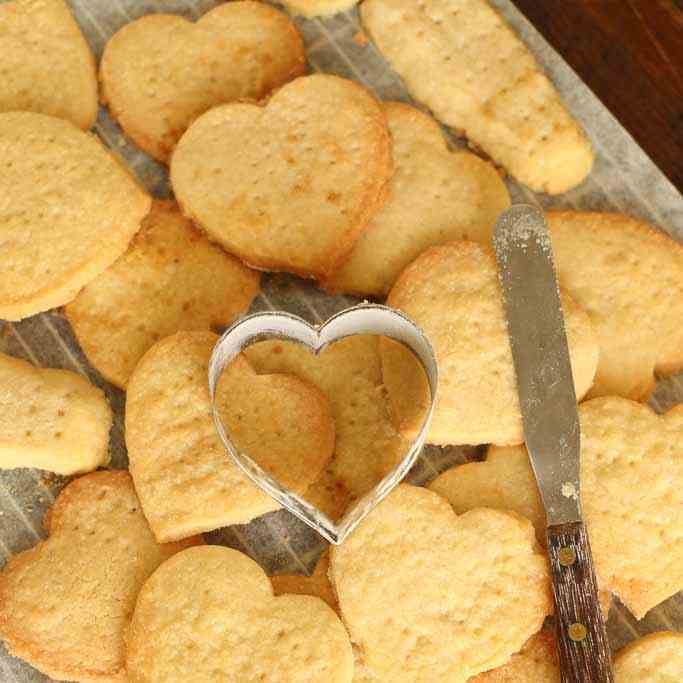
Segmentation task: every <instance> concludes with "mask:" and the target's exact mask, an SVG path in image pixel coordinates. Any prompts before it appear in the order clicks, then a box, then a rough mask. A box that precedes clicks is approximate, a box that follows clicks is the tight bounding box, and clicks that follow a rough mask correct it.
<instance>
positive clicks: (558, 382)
mask: <svg viewBox="0 0 683 683" xmlns="http://www.w3.org/2000/svg"><path fill="white" fill-rule="evenodd" d="M493 242H494V248H495V252H496V259H497V262H498V272H499V277H500V283H501V290H502V295H503V308H504V310H505V314H506V318H507V328H508V335H509V338H510V348H511V350H512V358H513V361H514V366H515V375H516V378H517V392H518V394H519V403H520V408H521V411H522V422H523V426H524V439H525V442H526V447H527V451H528V452H529V458H530V460H531V465H532V467H533V470H534V475H535V477H536V482H537V483H538V488H539V491H540V494H541V499H542V501H543V506H544V507H545V512H546V517H547V522H548V529H547V535H548V555H549V559H550V571H551V578H552V585H553V594H554V598H555V618H556V622H557V642H558V651H559V659H560V668H561V671H562V681H563V682H564V683H589V682H590V683H603V682H611V681H613V680H614V677H613V673H612V667H611V655H610V648H609V641H608V640H607V634H606V631H605V623H604V620H603V617H602V612H601V610H600V604H599V602H598V590H597V582H596V579H595V570H594V568H593V558H592V556H591V550H590V544H589V542H588V535H587V533H586V527H585V526H584V524H583V521H582V518H581V496H580V482H579V460H580V430H579V417H578V411H577V407H576V395H575V393H574V382H573V379H572V373H571V365H570V361H569V349H568V347H567V337H566V334H565V329H564V318H563V315H562V306H561V303H560V294H559V289H558V285H557V277H556V274H555V266H554V261H553V253H552V248H551V244H550V237H549V234H548V229H547V226H546V223H545V218H544V216H543V213H542V212H541V211H539V210H538V209H536V208H534V207H532V206H526V205H516V206H512V207H511V208H510V209H508V210H507V211H506V212H504V213H503V214H502V215H501V216H500V217H499V218H498V221H497V223H496V227H495V233H494V238H493Z"/></svg>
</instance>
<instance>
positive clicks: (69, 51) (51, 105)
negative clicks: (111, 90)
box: [0, 0, 97, 130]
mask: <svg viewBox="0 0 683 683" xmlns="http://www.w3.org/2000/svg"><path fill="white" fill-rule="evenodd" d="M0 35H1V36H2V40H1V41H0V64H2V67H0V74H1V75H2V89H1V90H0V112H6V111H32V112H37V113H39V114H49V115H50V116H57V117H59V118H60V119H67V120H68V121H71V122H72V123H73V124H75V125H76V126H78V127H79V128H82V129H83V130H87V129H88V128H90V127H91V126H92V125H93V123H94V122H95V117H96V116H97V76H96V73H95V60H94V59H93V56H92V53H91V52H90V48H89V47H88V44H87V43H86V41H85V38H84V37H83V35H82V34H81V31H80V29H79V28H78V24H77V23H76V21H75V20H74V18H73V17H72V16H71V12H70V11H69V6H68V4H67V3H66V2H65V1H64V0H13V1H12V2H5V3H0Z"/></svg>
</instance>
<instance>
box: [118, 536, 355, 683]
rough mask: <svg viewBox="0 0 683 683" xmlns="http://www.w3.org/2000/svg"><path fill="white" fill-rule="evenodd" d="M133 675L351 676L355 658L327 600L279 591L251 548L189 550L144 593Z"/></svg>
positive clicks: (150, 679) (181, 681) (177, 680)
mask: <svg viewBox="0 0 683 683" xmlns="http://www.w3.org/2000/svg"><path fill="white" fill-rule="evenodd" d="M127 644H128V650H127V655H126V667H127V670H128V677H129V679H130V681H131V683H157V682H158V681H166V683H185V682H186V681H190V680H192V681H202V683H210V682H214V681H215V682H218V681H236V682H237V681H263V682H264V683H269V682H271V683H285V682H286V681H287V682H289V681H297V683H321V682H322V681H325V682H326V683H327V682H328V681H329V683H350V682H351V679H352V676H353V656H352V653H351V644H350V643H349V637H348V635H347V633H346V631H345V630H344V626H343V625H342V623H341V622H340V621H339V618H338V617H337V615H336V614H335V613H334V612H333V610H331V609H330V608H329V607H328V606H327V605H326V604H325V603H324V602H323V601H322V600H320V599H318V598H314V597H310V596H304V595H282V596H279V597H275V596H274V595H273V589H272V587H271V585H270V582H269V581H268V577H267V576H266V575H265V574H264V572H263V570H262V569H261V568H260V567H259V566H258V565H257V564H256V563H255V562H254V561H253V560H251V559H249V558H248V557H247V556H246V555H242V554H241V553H239V552H237V551H236V550H232V549H230V548H223V547H221V546H205V547H203V548H191V549H189V550H187V551H185V552H183V553H179V554H178V555H177V556H176V557H174V558H172V559H171V560H170V561H168V562H166V563H164V564H163V565H162V566H161V567H160V568H159V569H158V571H156V572H155V573H154V575H153V576H152V577H151V578H150V579H149V580H148V581H147V582H146V583H145V585H144V587H143V589H142V590H141V591H140V596H139V598H138V601H137V604H136V606H135V613H134V615H133V621H132V624H131V628H130V632H129V635H128V641H127Z"/></svg>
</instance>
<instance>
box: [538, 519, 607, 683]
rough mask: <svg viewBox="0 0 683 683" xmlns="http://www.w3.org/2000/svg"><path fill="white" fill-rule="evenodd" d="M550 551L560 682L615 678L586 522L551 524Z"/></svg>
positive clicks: (596, 681)
mask: <svg viewBox="0 0 683 683" xmlns="http://www.w3.org/2000/svg"><path fill="white" fill-rule="evenodd" d="M548 554H549V556H550V571H551V575H552V581H553V593H554V595H555V619H556V621H557V643H558V650H559V655H560V666H561V670H562V682H563V683H613V681H614V674H613V673H612V657H611V653H610V647H609V641H608V640H607V632H606V631H605V622H604V619H603V617H602V612H601V610H600V603H599V601H598V585H597V581H596V580H595V570H594V569H593V557H592V555H591V549H590V544H589V543H588V534H587V533H586V527H585V526H584V525H583V524H582V523H581V522H574V523H571V524H561V525H557V526H551V527H548Z"/></svg>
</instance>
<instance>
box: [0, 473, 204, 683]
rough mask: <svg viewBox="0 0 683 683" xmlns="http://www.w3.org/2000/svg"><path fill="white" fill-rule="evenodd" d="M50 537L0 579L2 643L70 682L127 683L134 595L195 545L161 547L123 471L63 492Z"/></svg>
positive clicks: (51, 514) (48, 520) (49, 528)
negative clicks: (127, 637)
mask: <svg viewBox="0 0 683 683" xmlns="http://www.w3.org/2000/svg"><path fill="white" fill-rule="evenodd" d="M45 527H46V529H47V531H48V533H49V538H48V539H47V540H45V541H43V542H41V543H39V544H38V545H37V546H36V547H35V548H32V549H31V550H27V551H25V552H23V553H20V554H19V555H17V556H15V557H13V558H12V559H11V560H10V561H9V562H8V563H7V565H6V566H5V568H4V569H3V570H2V573H1V574H0V638H2V640H4V641H5V644H6V645H7V648H8V650H9V651H10V652H11V653H12V654H13V655H15V656H17V657H21V658H22V659H25V660H26V661H27V662H28V663H29V664H31V665H32V666H34V667H36V668H37V669H39V670H40V671H42V672H43V673H44V674H47V675H48V676H51V677H52V678H55V679H58V680H69V681H88V682H90V681H102V682H104V681H107V682H109V681H121V682H122V683H123V682H125V681H127V680H128V678H126V674H125V668H124V656H125V655H124V632H125V629H126V627H127V625H128V622H129V620H130V617H131V615H132V613H133V608H134V606H135V600H136V598H137V594H138V591H139V590H140V588H141V587H142V584H143V583H144V581H145V580H146V579H147V577H148V576H149V575H150V574H151V573H152V572H153V571H154V570H155V569H156V568H157V567H158V566H159V565H160V564H161V563H162V562H163V561H164V560H166V559H167V558H168V557H170V556H171V555H173V554H174V553H175V552H177V551H178V550H181V549H183V548H185V547H187V546H188V545H190V544H195V543H200V542H201V541H200V540H199V539H188V540H187V541H185V542H184V543H174V544H168V545H157V543H156V542H155V540H154V536H153V535H152V532H151V531H150V529H149V527H148V526H147V522H146V521H145V518H144V516H143V514H142V510H141V508H140V504H139V502H138V499H137V497H136V495H135V490H134V489H133V482H132V481H131V478H130V476H129V474H128V472H123V471H109V472H96V473H94V474H89V475H87V476H85V477H81V478H80V479H76V480H75V481H73V482H72V483H70V484H69V485H67V487H66V488H65V489H64V490H63V491H62V492H61V493H60V494H59V496H58V498H57V500H56V502H55V504H54V505H53V507H52V509H51V510H50V512H49V513H48V515H47V516H46V519H45Z"/></svg>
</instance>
